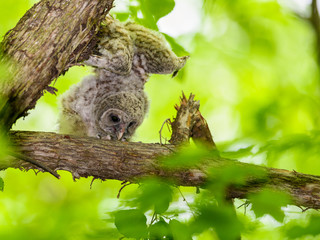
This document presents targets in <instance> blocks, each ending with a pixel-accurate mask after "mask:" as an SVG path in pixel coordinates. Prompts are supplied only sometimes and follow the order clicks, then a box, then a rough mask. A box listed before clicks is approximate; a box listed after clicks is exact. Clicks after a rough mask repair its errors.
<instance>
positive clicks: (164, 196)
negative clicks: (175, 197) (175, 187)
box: [134, 179, 172, 213]
mask: <svg viewBox="0 0 320 240" xmlns="http://www.w3.org/2000/svg"><path fill="white" fill-rule="evenodd" d="M139 191H140V194H139V195H138V196H137V198H136V200H135V201H134V204H138V206H139V207H140V209H142V210H143V211H147V210H154V211H155V212H156V213H163V212H165V211H166V210H167V209H168V207H169V204H170V202H171V201H172V189H171V187H170V186H169V185H168V184H167V183H165V182H163V181H160V180H157V179H150V180H146V181H144V182H143V183H142V184H141V186H140V189H139Z"/></svg>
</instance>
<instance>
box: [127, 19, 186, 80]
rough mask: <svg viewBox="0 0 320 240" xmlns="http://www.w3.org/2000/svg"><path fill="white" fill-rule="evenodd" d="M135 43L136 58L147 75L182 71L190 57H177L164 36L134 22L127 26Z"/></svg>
mask: <svg viewBox="0 0 320 240" xmlns="http://www.w3.org/2000/svg"><path fill="white" fill-rule="evenodd" d="M125 27H126V29H127V30H128V31H129V33H130V36H131V39H132V40H133V42H134V46H135V48H134V58H138V60H137V62H139V63H140V67H143V69H144V70H145V72H146V73H156V74H170V73H174V72H176V71H178V70H180V69H181V68H182V67H183V66H184V65H185V63H186V61H187V59H188V58H189V56H184V57H177V56H176V54H175V53H174V52H173V51H172V50H171V48H170V46H169V44H168V43H167V41H166V39H165V38H164V36H163V35H162V34H160V33H158V32H156V31H153V30H151V29H148V28H145V27H143V26H141V25H138V24H136V23H133V22H128V23H126V25H125Z"/></svg>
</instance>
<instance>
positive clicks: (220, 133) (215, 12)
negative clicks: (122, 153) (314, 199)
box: [0, 0, 320, 240]
mask: <svg viewBox="0 0 320 240" xmlns="http://www.w3.org/2000/svg"><path fill="white" fill-rule="evenodd" d="M35 2H36V1H35V0H33V1H31V0H29V1H27V0H16V1H1V2H0V23H1V24H0V35H1V36H4V34H5V33H6V32H7V31H8V30H9V29H11V28H13V27H14V26H15V24H16V23H17V22H18V21H19V19H20V18H21V17H22V16H23V14H24V13H25V12H26V10H27V9H29V8H30V7H31V6H32V4H34V3H35ZM199 2H202V4H203V6H202V8H196V7H194V8H193V6H196V5H197V4H199ZM284 3H286V4H284ZM121 4H122V5H121ZM305 4H308V3H307V2H306V3H305ZM290 5H292V6H293V3H290V2H289V1H287V2H286V1H276V0H263V1H261V0H232V1H231V0H229V1H225V0H203V1H196V0H176V1H173V0H165V1H156V0H127V1H120V0H117V1H115V6H116V7H115V8H114V9H113V10H112V14H113V15H114V16H116V17H117V18H118V19H120V20H122V21H126V20H131V21H136V22H139V23H140V24H142V25H144V26H147V27H149V28H152V29H154V30H159V31H160V32H163V34H164V36H165V37H166V39H167V40H168V42H169V44H170V45H171V46H172V48H173V50H174V51H175V52H176V53H177V55H179V56H182V55H190V56H191V57H190V59H189V60H188V62H187V64H186V66H185V68H184V69H183V70H182V71H180V72H179V74H178V76H177V77H176V78H175V79H172V78H171V77H170V76H152V77H151V79H150V81H149V82H148V83H147V84H146V91H147V92H148V95H149V98H150V100H151V104H150V110H149V115H148V117H147V118H146V120H145V122H144V123H143V125H142V126H141V127H140V128H139V130H138V132H137V134H136V137H135V139H134V140H136V141H143V142H158V139H159V133H158V131H159V129H160V127H161V125H162V123H163V121H164V120H165V119H167V118H168V117H173V116H175V110H174V108H173V106H174V104H176V103H177V102H178V97H179V95H180V93H181V91H182V90H183V91H184V92H186V93H189V92H193V93H194V94H195V95H196V98H197V99H199V100H200V103H201V109H200V110H201V112H202V114H203V116H205V118H206V119H207V121H208V124H209V127H210V129H211V130H212V132H213V137H214V140H215V142H216V143H217V146H218V149H219V151H220V152H207V151H203V149H195V148H190V149H183V150H182V151H181V152H179V153H177V154H175V155H174V156H173V157H172V158H170V159H166V166H168V167H169V166H170V167H191V166H194V165H197V164H199V159H200V161H201V159H203V158H205V157H206V156H208V155H210V156H216V157H218V156H221V157H227V158H234V159H240V160H242V161H247V162H253V163H257V164H265V165H267V166H270V167H278V168H286V169H289V170H291V169H295V170H296V171H300V172H305V173H309V174H315V175H320V161H319V156H320V153H319V144H320V141H319V139H320V137H319V126H320V101H319V100H320V91H319V90H320V88H319V83H320V76H319V63H318V62H317V60H316V46H315V44H316V40H315V33H314V30H313V28H312V26H311V24H310V22H308V20H307V18H304V17H301V16H306V17H308V16H309V15H310V6H309V7H308V6H307V7H306V8H305V9H302V10H301V9H297V11H296V12H295V11H294V10H293V9H294V8H293V7H290V8H288V6H290ZM187 6H189V8H188V7H187ZM190 6H191V7H190ZM120 7H122V8H120ZM298 10H299V11H298ZM300 10H301V11H304V14H302V15H301V14H300V12H301V11H300ZM192 11H193V12H192ZM298 13H299V14H298ZM172 16H173V17H174V16H176V19H177V20H180V19H181V18H183V23H184V25H185V26H183V27H189V28H188V31H186V32H183V31H182V29H185V28H182V26H181V28H180V27H179V28H176V29H171V32H175V33H176V34H174V36H171V35H170V34H168V30H170V28H173V27H174V24H172V22H171V23H170V22H168V23H167V24H166V26H167V29H166V28H163V27H160V24H159V23H160V22H162V21H164V22H165V19H166V18H167V17H170V19H172V18H171V17H172ZM190 16H197V18H198V19H197V20H198V21H196V19H193V18H191V17H190ZM195 22H199V23H200V24H199V25H195ZM161 26H163V25H161ZM192 26H193V27H192ZM194 26H196V27H194ZM90 73H91V69H90V68H88V67H73V68H71V69H70V70H69V71H68V72H67V73H66V74H65V75H64V76H61V77H59V79H57V81H56V82H54V83H53V85H54V87H56V88H57V89H58V90H59V91H58V97H56V96H54V95H51V94H49V93H45V95H44V96H43V97H42V98H41V99H40V100H39V101H38V103H37V106H36V109H34V110H32V111H30V115H29V116H28V117H26V118H25V119H19V120H18V122H17V123H16V125H15V126H14V129H18V130H34V131H56V129H57V124H56V123H57V118H58V113H59V103H58V102H59V101H58V99H59V96H60V95H61V94H62V93H64V92H65V91H66V90H67V89H69V87H70V86H71V85H73V84H75V83H77V82H79V81H80V80H81V78H82V77H84V76H85V75H88V74H90ZM6 74H7V72H6V68H5V66H4V65H0V79H5V78H7V75H6ZM162 134H163V136H165V137H167V138H169V136H170V133H169V132H165V129H164V131H163V133H162ZM7 147H8V143H7V142H6V141H5V140H4V139H0V150H1V151H0V153H1V154H3V153H4V152H5V150H6V149H7ZM1 154H0V156H1V157H3V155H1ZM59 174H61V176H62V179H61V180H57V179H55V178H53V177H52V176H51V175H49V174H47V173H40V174H38V175H37V176H36V175H35V174H34V173H33V172H32V171H29V172H22V171H20V170H14V169H8V170H6V171H5V172H1V173H0V190H3V186H4V183H3V181H2V179H3V180H4V182H5V189H4V192H0V229H1V230H0V239H19V240H20V239H33V240H34V239H72V240H73V239H77V240H78V239H79V240H80V239H119V238H121V237H122V236H125V237H132V238H140V237H147V236H148V237H149V238H150V239H164V238H165V239H237V237H238V236H239V234H240V233H242V238H243V239H286V238H287V239H319V234H320V233H319V227H318V226H319V214H318V213H317V212H315V211H312V210H311V211H310V210H309V211H306V212H301V210H300V209H299V208H297V207H288V206H287V207H285V206H286V205H287V204H288V198H287V196H286V195H284V194H283V193H277V192H276V193H275V192H273V191H271V190H268V189H267V190H265V191H262V192H260V193H259V194H254V195H252V196H250V199H249V200H250V201H251V204H247V203H246V202H245V203H243V202H242V200H235V206H242V205H243V206H244V207H241V208H239V209H238V210H237V211H236V212H235V210H234V209H233V207H232V205H231V204H230V203H228V202H226V201H225V199H224V191H225V190H226V187H228V186H229V185H230V184H233V185H237V184H238V185H241V184H244V182H245V181H246V179H247V178H248V176H252V175H256V176H262V175H260V174H261V173H260V172H259V171H258V170H257V169H256V168H254V169H250V168H243V169H240V168H236V167H234V168H233V167H230V168H222V169H219V170H213V171H212V172H211V175H210V176H211V178H210V179H211V181H210V183H209V184H208V188H207V189H206V190H201V191H200V193H199V194H195V192H196V190H195V189H194V188H179V189H178V188H176V187H173V186H172V185H170V184H168V183H166V182H163V181H162V180H155V179H151V180H150V179H148V180H145V181H144V182H143V183H141V186H137V185H129V186H127V187H125V188H124V190H123V191H122V193H121V198H120V200H119V199H117V198H116V196H117V194H118V191H119V189H120V188H121V184H120V183H119V182H118V181H105V182H99V181H95V182H94V183H93V187H92V189H90V181H91V179H80V180H78V181H77V182H74V181H73V180H72V176H71V175H70V174H69V173H66V172H61V173H59Z"/></svg>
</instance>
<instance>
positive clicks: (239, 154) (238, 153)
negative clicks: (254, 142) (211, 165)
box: [221, 146, 253, 159]
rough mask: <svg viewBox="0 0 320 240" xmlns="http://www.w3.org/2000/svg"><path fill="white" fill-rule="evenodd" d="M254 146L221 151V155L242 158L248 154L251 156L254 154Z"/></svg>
mask: <svg viewBox="0 0 320 240" xmlns="http://www.w3.org/2000/svg"><path fill="white" fill-rule="evenodd" d="M252 148H253V146H249V147H246V148H240V149H239V150H237V151H234V152H221V156H222V157H225V158H235V159H237V158H242V157H246V156H250V155H252V152H251V150H252Z"/></svg>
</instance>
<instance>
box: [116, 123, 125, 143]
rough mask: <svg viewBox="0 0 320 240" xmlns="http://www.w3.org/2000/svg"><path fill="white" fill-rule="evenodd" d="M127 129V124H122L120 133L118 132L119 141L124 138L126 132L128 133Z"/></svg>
mask: <svg viewBox="0 0 320 240" xmlns="http://www.w3.org/2000/svg"><path fill="white" fill-rule="evenodd" d="M126 127H127V126H126V125H125V124H121V125H120V129H119V131H116V134H117V139H118V140H121V138H122V137H123V134H124V133H125V131H126Z"/></svg>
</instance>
